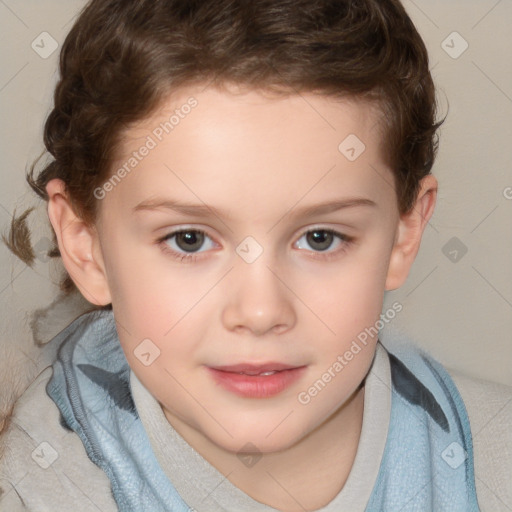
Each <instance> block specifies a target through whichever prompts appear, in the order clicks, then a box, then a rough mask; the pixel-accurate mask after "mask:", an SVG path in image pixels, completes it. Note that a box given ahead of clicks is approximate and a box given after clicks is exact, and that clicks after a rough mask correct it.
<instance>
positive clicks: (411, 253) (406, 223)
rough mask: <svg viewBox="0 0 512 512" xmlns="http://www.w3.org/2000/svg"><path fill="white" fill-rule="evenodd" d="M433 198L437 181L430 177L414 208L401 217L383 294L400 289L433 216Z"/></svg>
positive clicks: (434, 201)
mask: <svg viewBox="0 0 512 512" xmlns="http://www.w3.org/2000/svg"><path fill="white" fill-rule="evenodd" d="M436 197H437V180H436V178H435V177H434V176H432V175H431V174H429V175H427V176H425V177H424V178H423V179H422V180H421V185H420V189H419V192H418V196H417V199H416V202H415V204H414V206H413V208H411V210H410V211H409V212H407V213H404V214H402V215H401V216H400V220H399V222H398V225H397V230H396V236H395V243H394V245H393V249H392V251H391V258H390V261H389V267H388V274H387V277H386V291H389V290H396V289H397V288H400V286H402V285H403V283H404V282H405V280H406V279H407V276H408V275H409V271H410V269H411V267H412V264H413V263H414V259H415V258H416V255H417V254H418V250H419V248H420V243H421V237H422V235H423V232H424V230H425V227H426V225H427V223H428V221H429V220H430V218H431V217H432V214H433V213H434V207H435V203H436Z"/></svg>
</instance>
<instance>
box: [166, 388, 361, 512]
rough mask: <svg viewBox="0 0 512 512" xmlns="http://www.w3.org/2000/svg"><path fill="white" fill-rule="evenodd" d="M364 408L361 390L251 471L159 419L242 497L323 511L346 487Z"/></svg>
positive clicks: (175, 422) (184, 428) (290, 509)
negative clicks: (285, 447) (173, 430)
mask: <svg viewBox="0 0 512 512" xmlns="http://www.w3.org/2000/svg"><path fill="white" fill-rule="evenodd" d="M363 382H364V381H363ZM363 405H364V385H363V386H361V387H359V388H358V389H357V390H356V391H355V392H354V393H353V394H352V396H351V397H350V398H349V399H348V400H347V401H346V402H345V403H344V404H343V405H342V406H341V407H340V408H339V409H337V410H336V411H335V412H334V413H333V414H332V415H330V416H329V417H328V418H326V419H325V421H324V422H323V423H321V424H320V425H319V426H318V427H317V428H316V429H315V430H314V431H312V432H310V433H309V434H308V435H307V436H305V437H304V438H302V439H301V440H300V441H299V442H298V443H296V444H294V445H292V446H290V447H289V448H287V449H285V450H282V451H279V452H272V453H264V454H262V457H261V459H260V460H259V461H258V462H257V464H255V465H254V466H251V467H245V466H244V465H243V464H240V460H239V459H238V455H237V454H236V453H233V452H230V451H227V450H224V449H223V448H221V447H219V446H217V445H216V444H214V443H212V442H210V441H209V440H208V439H207V438H206V437H205V436H203V435H202V434H201V433H199V432H198V431H196V430H195V429H193V428H191V427H190V426H188V425H186V424H185V423H183V422H181V421H179V419H177V418H176V417H175V416H171V415H170V414H169V413H168V411H166V410H165V409H164V414H165V416H166V417H167V420H168V421H169V423H171V425H172V426H173V427H174V428H175V430H176V431H177V432H178V433H179V434H180V435H181V436H182V437H183V438H184V439H185V441H187V443H188V444H189V445H190V446H192V447H193V448H194V449H195V450H196V451H197V452H198V453H199V454H200V455H201V456H202V457H204V458H205V459H206V460H207V461H208V462H209V463H210V464H211V465H212V466H214V467H215V468H216V469H217V470H218V471H219V472H221V473H222V474H224V475H226V477H227V478H228V479H229V481H230V482H231V483H232V484H233V485H235V486H236V487H238V488H239V489H240V490H241V491H243V492H244V493H246V494H247V495H249V496H250V497H251V498H253V499H254V500H256V501H259V502H261V503H264V504H266V505H268V506H271V507H273V508H276V509H278V510H280V511H282V512H298V511H303V510H317V509H319V508H322V507H323V506H325V505H327V504H328V503H329V502H330V501H331V500H332V499H333V498H334V497H335V496H336V495H337V494H338V493H339V492H340V491H341V489H342V488H343V486H344V485H345V482H346V480H347V478H348V475H349V473H350V470H351V468H352V465H353V463H354V459H355V456H356V452H357V447H358V444H359V438H360V435H361V428H362V422H363Z"/></svg>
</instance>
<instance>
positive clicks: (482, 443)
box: [447, 368, 512, 511]
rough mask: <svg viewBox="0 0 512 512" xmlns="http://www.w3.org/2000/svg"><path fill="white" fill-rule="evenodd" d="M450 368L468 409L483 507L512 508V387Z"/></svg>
mask: <svg viewBox="0 0 512 512" xmlns="http://www.w3.org/2000/svg"><path fill="white" fill-rule="evenodd" d="M447 371H448V372H449V374H450V376H451V377H452V379H453V381H454V383H455V385H456V387H457V389H458V390H459V393H460V395H461V397H462V400H463V402H464V404H465V406H466V410H467V412H468V416H469V423H470V426H471V437H472V440H473V451H474V465H475V485H476V489H477V496H478V500H479V502H480V505H481V507H482V510H493V511H500V510H511V509H512V387H510V386H506V385H504V384H499V383H496V382H491V381H487V380H482V379H478V378H474V377H469V376H467V375H464V374H463V373H461V372H459V371H455V370H452V369H449V368H447Z"/></svg>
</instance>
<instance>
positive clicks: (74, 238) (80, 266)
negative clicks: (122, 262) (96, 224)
mask: <svg viewBox="0 0 512 512" xmlns="http://www.w3.org/2000/svg"><path fill="white" fill-rule="evenodd" d="M46 191H47V193H48V198H49V199H48V217H49V218H50V222H51V224H52V226H53V229H54V231H55V234H56V236H57V241H58V244H59V251H60V254H61V257H62V262H63V264H64V266H65V267H66V270H67V271H68V273H69V275H70V277H71V279H72V280H73V282H74V283H75V284H76V286H77V287H78V289H79V290H80V292H81V293H82V295H83V296H84V297H85V298H86V299H87V300H88V301H89V302H91V303H92V304H96V305H99V306H100V305H101V306H103V305H106V304H110V302H111V296H110V291H109V287H108V282H107V276H106V273H105V268H104V264H103V260H102V257H101V251H100V250H99V241H98V237H97V233H96V231H95V230H94V229H93V228H91V227H90V226H89V225H87V224H86V223H85V222H84V221H83V220H81V219H80V218H79V217H78V216H77V215H76V214H75V212H74V210H73V208H72V205H71V203H70V201H69V199H68V196H67V193H66V189H65V184H64V182H63V181H62V180H60V179H52V180H50V181H49V182H48V184H47V186H46Z"/></svg>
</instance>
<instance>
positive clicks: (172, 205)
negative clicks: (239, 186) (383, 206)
mask: <svg viewBox="0 0 512 512" xmlns="http://www.w3.org/2000/svg"><path fill="white" fill-rule="evenodd" d="M357 206H371V207H375V206H377V204H376V203H375V202H374V201H372V200H371V199H367V198H364V197H350V198H344V199H337V200H331V201H327V202H324V203H320V204H316V205H311V206H305V207H303V208H294V207H292V208H290V210H289V212H290V211H292V210H295V211H294V212H293V213H292V215H291V216H292V217H293V218H295V217H297V218H302V217H310V216H313V215H322V214H326V213H332V212H335V211H338V210H342V209H345V208H353V207H357ZM161 209H165V210H172V211H175V212H177V213H181V214H183V215H189V216H193V217H208V216H209V215H211V214H212V213H213V214H214V215H215V216H217V217H225V218H228V217H229V215H228V213H227V212H225V211H223V210H221V209H218V208H215V207H213V206H208V205H206V204H192V203H184V202H181V201H178V200H177V199H171V198H154V199H149V200H146V201H142V202H141V203H139V204H138V205H137V206H135V207H134V208H133V212H139V211H154V210H161Z"/></svg>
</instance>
